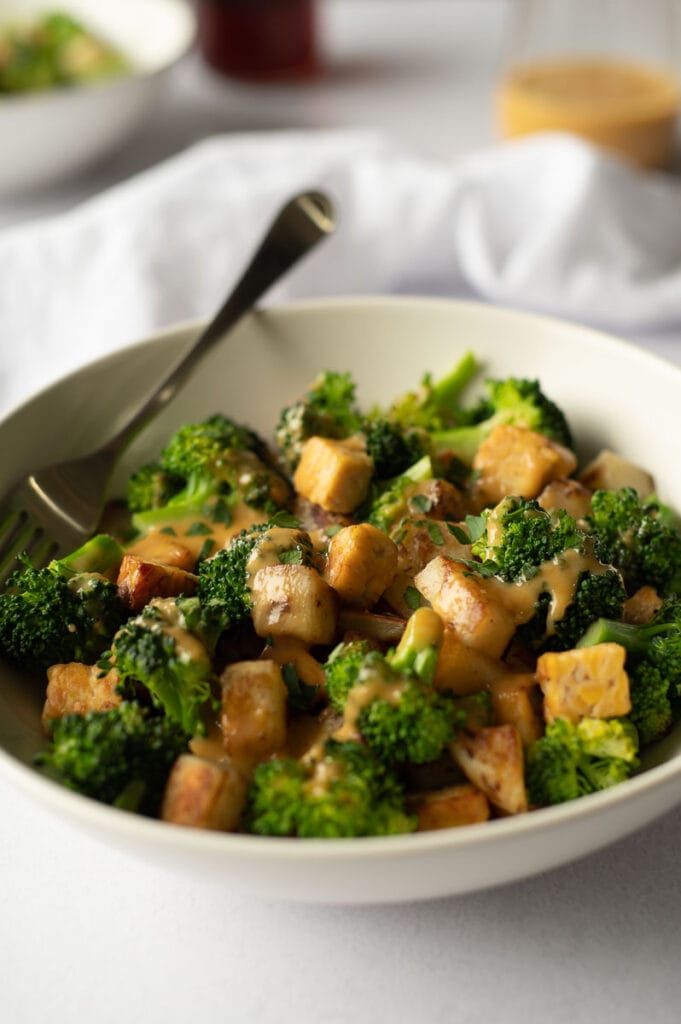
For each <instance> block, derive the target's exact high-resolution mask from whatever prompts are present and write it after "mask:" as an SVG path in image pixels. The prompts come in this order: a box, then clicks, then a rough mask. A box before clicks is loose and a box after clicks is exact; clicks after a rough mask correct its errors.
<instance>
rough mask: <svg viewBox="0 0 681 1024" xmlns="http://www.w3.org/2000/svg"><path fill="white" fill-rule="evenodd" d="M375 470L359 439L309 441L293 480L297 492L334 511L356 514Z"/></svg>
mask: <svg viewBox="0 0 681 1024" xmlns="http://www.w3.org/2000/svg"><path fill="white" fill-rule="evenodd" d="M373 470H374V463H373V460H372V458H371V457H370V456H369V455H367V453H366V448H365V446H364V442H363V441H362V440H360V439H359V438H356V437H350V438H347V440H345V441H334V440H332V439H331V438H328V437H311V438H310V439H309V440H308V441H306V442H305V445H304V447H303V453H302V455H301V457H300V462H299V463H298V467H297V469H296V471H295V474H294V477H293V483H294V486H295V489H296V491H298V493H299V494H302V496H303V497H304V498H307V499H308V501H311V502H313V503H314V504H316V505H321V506H322V508H325V509H328V510H329V511H330V512H343V513H348V512H353V511H354V510H355V509H356V508H357V506H358V505H361V503H362V502H363V501H364V499H365V498H366V496H367V493H368V491H369V481H370V480H371V475H372V473H373Z"/></svg>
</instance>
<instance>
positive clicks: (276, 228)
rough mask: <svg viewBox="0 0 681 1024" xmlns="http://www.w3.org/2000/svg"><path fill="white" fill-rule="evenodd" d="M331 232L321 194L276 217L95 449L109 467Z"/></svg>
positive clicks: (331, 218) (300, 199)
mask: <svg viewBox="0 0 681 1024" xmlns="http://www.w3.org/2000/svg"><path fill="white" fill-rule="evenodd" d="M335 226H336V217H335V212H334V208H333V205H332V203H331V200H330V199H329V197H328V196H327V195H325V194H324V193H323V192H317V191H311V192H302V193H300V194H299V195H297V196H295V197H294V198H293V199H291V200H289V202H287V203H286V205H285V206H283V207H282V209H281V210H280V211H279V213H278V214H277V216H276V217H275V219H274V221H273V222H272V224H271V226H270V228H269V230H268V232H267V234H266V235H265V237H264V238H263V240H262V242H261V243H260V246H259V247H258V249H257V250H256V252H255V254H254V255H253V257H252V259H251V261H250V263H249V264H248V266H247V267H246V269H245V271H244V272H243V274H242V275H241V277H240V279H239V280H238V281H237V283H236V285H235V286H234V288H233V289H232V292H231V293H230V295H229V296H228V297H227V299H226V300H225V302H224V303H223V305H222V306H221V308H220V309H219V310H218V312H217V313H216V314H215V316H214V317H213V319H212V320H211V321H210V323H209V324H208V326H207V327H206V328H205V329H204V330H203V331H202V332H201V334H200V335H199V337H198V338H197V339H196V340H195V341H194V342H193V344H192V345H191V347H190V348H189V350H188V351H186V352H184V353H183V354H182V355H181V356H179V357H178V359H176V361H175V363H174V364H173V366H172V367H171V369H170V371H169V372H168V374H167V375H166V377H165V378H164V379H163V380H162V381H161V382H160V383H159V384H157V385H156V387H155V388H154V390H153V391H152V392H151V394H150V395H149V396H148V397H147V398H146V400H145V401H144V402H143V404H142V405H141V406H140V407H139V408H138V409H137V411H136V412H134V413H133V415H132V416H131V417H130V418H129V419H128V420H127V421H126V422H125V423H124V424H123V426H122V427H120V428H119V429H118V431H117V432H116V433H115V434H114V435H113V437H111V438H110V439H109V440H108V441H107V442H106V443H105V444H104V445H103V446H102V447H101V448H100V449H99V453H98V454H100V455H104V454H106V455H108V456H109V457H110V458H111V459H112V461H115V460H116V458H117V457H118V455H119V454H120V453H121V452H122V451H123V450H124V449H125V448H126V447H127V446H128V444H129V443H130V442H131V441H132V440H133V438H134V437H136V435H137V434H138V433H139V432H140V431H141V430H142V429H143V427H145V426H146V425H147V423H149V422H150V421H151V420H152V419H154V417H155V416H156V415H157V414H158V413H159V412H160V411H161V409H163V408H164V407H165V406H166V405H167V404H168V402H170V401H171V399H172V398H174V397H175V395H176V394H177V392H178V391H179V390H180V388H181V387H182V386H183V384H184V383H185V381H186V380H187V379H188V377H189V376H190V375H191V373H192V371H193V369H194V367H195V366H196V365H197V363H198V362H199V361H200V360H201V359H202V358H203V357H204V355H205V354H206V353H207V352H208V351H209V350H210V349H211V348H212V347H213V346H214V345H215V343H216V342H218V341H220V340H221V339H222V338H223V337H224V335H225V333H226V332H227V331H229V330H230V329H231V328H232V327H234V325H235V324H236V323H237V321H239V320H240V319H241V317H242V316H243V315H244V314H245V313H247V312H248V311H249V310H251V309H252V308H253V306H254V305H255V303H256V302H257V301H258V299H260V298H261V297H262V296H263V295H264V294H265V292H266V291H267V290H268V289H269V288H270V287H271V286H272V285H273V284H274V283H275V282H276V281H278V280H279V278H280V277H282V276H283V275H284V274H285V273H286V272H287V271H288V270H289V269H290V268H291V267H292V266H293V265H294V264H295V263H297V262H298V260H299V259H300V258H301V257H302V256H304V255H305V254H306V253H307V252H309V251H310V249H312V248H313V246H315V245H316V244H317V242H319V241H320V240H321V239H322V238H325V237H326V236H327V235H330V234H331V233H332V232H333V230H334V228H335Z"/></svg>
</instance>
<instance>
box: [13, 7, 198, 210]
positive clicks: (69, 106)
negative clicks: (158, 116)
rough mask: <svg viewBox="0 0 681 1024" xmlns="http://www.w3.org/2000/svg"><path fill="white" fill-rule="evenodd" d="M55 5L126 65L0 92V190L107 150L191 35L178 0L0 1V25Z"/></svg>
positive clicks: (150, 98) (154, 95) (134, 122)
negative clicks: (95, 75)
mask: <svg viewBox="0 0 681 1024" xmlns="http://www.w3.org/2000/svg"><path fill="white" fill-rule="evenodd" d="M57 9H58V10H60V11H64V12H67V13H69V14H73V15H74V17H77V18H79V19H80V20H81V21H83V23H84V24H85V25H86V26H87V27H88V28H91V29H92V30H93V31H95V32H97V33H98V34H101V35H102V36H103V37H104V38H105V39H107V40H108V41H109V42H111V43H113V44H114V45H115V46H117V47H118V48H119V49H120V50H121V52H122V53H123V54H125V56H126V57H127V58H128V61H129V62H130V64H131V71H130V72H129V73H126V74H125V75H122V76H120V77H117V78H111V79H107V80H103V81H101V82H96V83H93V84H91V85H90V84H88V85H82V86H77V87H74V88H68V89H50V90H47V91H43V92H32V93H22V94H16V95H9V96H0V150H1V151H2V159H1V160H0V193H7V194H10V193H13V192H19V191H24V190H28V189H32V188H36V187H38V186H42V185H46V184H48V183H49V182H52V181H56V180H58V179H60V178H64V177H65V176H66V175H68V174H71V173H72V172H75V171H77V170H80V169H82V168H84V167H85V166H87V165H88V164H90V163H92V162H93V161H95V160H96V159H98V158H99V157H102V156H104V155H105V154H106V153H107V152H110V151H111V150H113V149H115V147H116V146H117V145H119V144H120V143H121V142H122V141H123V140H124V139H125V138H126V137H127V136H128V135H130V133H131V132H132V131H134V129H135V128H137V127H138V126H139V125H140V123H141V122H142V121H143V119H144V118H145V117H146V116H147V115H148V114H149V112H150V110H151V109H152V108H153V106H154V104H155V103H156V101H157V99H158V97H159V95H160V91H161V89H162V87H163V84H164V79H165V77H166V75H167V73H168V71H169V70H170V68H171V67H172V66H173V65H174V64H175V63H176V61H178V60H179V58H180V57H181V56H182V55H183V54H184V53H185V52H186V51H187V49H188V48H189V46H190V44H191V42H192V40H193V38H194V31H195V22H194V16H193V14H192V11H191V8H190V7H189V5H188V4H187V3H186V2H185V0H55V2H49V0H2V4H0V29H1V28H2V26H3V25H5V24H11V23H12V22H14V21H17V20H18V21H22V22H26V21H31V20H33V19H34V18H35V17H36V16H37V15H38V14H40V13H41V12H44V11H50V10H57Z"/></svg>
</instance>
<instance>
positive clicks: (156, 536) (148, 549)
mask: <svg viewBox="0 0 681 1024" xmlns="http://www.w3.org/2000/svg"><path fill="white" fill-rule="evenodd" d="M127 550H128V552H129V554H131V555H138V556H139V557H140V558H142V559H145V560H148V561H150V562H162V563H163V565H174V566H176V568H178V569H186V570H187V572H191V571H192V570H193V569H194V568H195V567H196V555H195V554H194V553H193V552H192V551H191V550H190V549H189V548H188V547H186V546H185V545H184V544H181V543H180V542H179V541H178V540H176V539H175V538H174V537H173V536H172V535H171V534H169V533H161V532H160V531H158V530H152V531H151V532H150V533H148V534H147V535H146V537H140V539H139V540H137V541H135V543H134V544H131V545H130V547H129V548H128V549H127Z"/></svg>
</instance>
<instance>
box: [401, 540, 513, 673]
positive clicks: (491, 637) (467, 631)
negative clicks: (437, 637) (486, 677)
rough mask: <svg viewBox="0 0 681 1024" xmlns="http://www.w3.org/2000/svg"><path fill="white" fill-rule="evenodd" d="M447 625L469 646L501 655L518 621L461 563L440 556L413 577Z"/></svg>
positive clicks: (494, 654)
mask: <svg viewBox="0 0 681 1024" xmlns="http://www.w3.org/2000/svg"><path fill="white" fill-rule="evenodd" d="M414 583H415V585H416V588H417V590H419V591H420V593H421V594H423V596H424V597H425V598H426V600H427V601H429V602H430V604H431V605H432V607H433V608H434V609H435V611H436V612H437V613H438V614H439V615H440V616H441V617H442V619H443V620H444V622H445V624H446V625H448V626H450V627H451V628H452V629H454V630H456V632H457V633H458V635H459V636H460V637H461V639H462V640H463V642H464V643H465V644H466V645H467V646H468V647H474V648H475V649H476V650H478V651H484V652H485V653H486V654H488V655H489V656H490V657H491V658H500V657H501V655H502V654H503V653H504V651H505V649H506V647H507V645H508V642H509V640H510V639H511V637H512V636H513V634H514V632H515V629H516V623H515V620H514V618H513V616H512V615H511V613H510V612H509V611H507V610H506V608H504V607H503V606H502V605H501V604H500V603H499V601H497V600H495V599H494V598H493V597H492V596H491V594H490V593H489V591H488V590H486V588H485V580H483V579H480V578H479V577H476V576H474V575H473V574H472V573H471V571H470V570H469V569H467V568H466V566H465V565H463V564H462V563H461V562H453V561H452V560H451V559H450V558H444V557H443V556H442V555H438V556H437V558H433V559H432V560H431V561H430V562H429V563H428V565H427V566H426V567H425V569H422V570H421V572H420V573H419V574H418V576H417V577H416V579H415V580H414Z"/></svg>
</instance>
